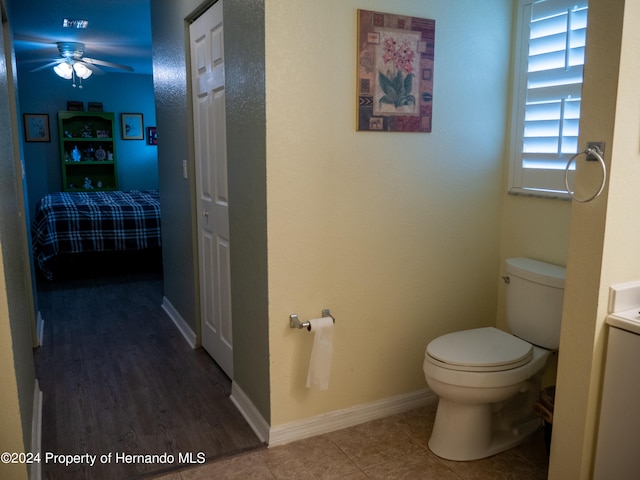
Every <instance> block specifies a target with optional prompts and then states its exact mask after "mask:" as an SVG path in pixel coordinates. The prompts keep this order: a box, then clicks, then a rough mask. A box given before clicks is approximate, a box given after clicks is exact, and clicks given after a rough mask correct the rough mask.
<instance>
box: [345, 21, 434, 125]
mask: <svg viewBox="0 0 640 480" xmlns="http://www.w3.org/2000/svg"><path fill="white" fill-rule="evenodd" d="M435 26H436V22H435V20H430V19H426V18H418V17H410V16H405V15H395V14H390V13H380V12H372V11H369V10H358V75H357V79H358V85H357V97H358V104H357V112H358V115H357V117H358V118H357V129H358V130H359V131H381V132H382V131H384V132H431V126H432V111H433V108H432V102H433V61H434V41H435Z"/></svg>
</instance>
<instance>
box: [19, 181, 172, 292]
mask: <svg viewBox="0 0 640 480" xmlns="http://www.w3.org/2000/svg"><path fill="white" fill-rule="evenodd" d="M31 234H32V237H33V238H32V241H33V253H34V257H35V262H36V265H37V266H38V269H39V270H40V271H41V272H42V273H43V274H44V276H45V277H47V278H48V279H50V280H51V279H52V278H53V273H52V271H51V269H50V268H49V267H50V262H51V261H52V259H53V258H54V257H55V256H56V255H58V254H59V253H78V252H99V251H114V250H142V249H145V248H153V247H159V246H160V245H161V237H160V201H159V194H158V191H157V190H144V191H137V190H132V191H129V192H119V191H115V192H59V193H51V194H49V195H45V196H44V197H42V198H41V199H40V201H38V204H37V205H36V211H35V216H34V219H33V222H32V225H31Z"/></svg>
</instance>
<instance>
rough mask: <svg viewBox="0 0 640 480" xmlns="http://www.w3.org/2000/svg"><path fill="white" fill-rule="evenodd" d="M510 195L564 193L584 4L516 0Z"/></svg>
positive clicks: (574, 147)
mask: <svg viewBox="0 0 640 480" xmlns="http://www.w3.org/2000/svg"><path fill="white" fill-rule="evenodd" d="M520 6H521V11H520V15H521V22H520V28H521V34H522V36H521V44H520V59H519V62H518V64H519V65H520V71H519V75H518V77H517V79H518V82H517V86H516V92H515V93H516V95H517V98H516V99H515V102H514V104H515V105H516V111H515V115H514V119H515V120H516V126H515V129H514V131H515V134H514V137H515V141H514V142H513V143H512V161H513V162H514V165H513V168H512V175H511V181H512V185H511V187H512V190H513V189H515V190H525V191H527V190H534V191H539V192H545V191H547V192H556V193H557V192H562V191H564V190H565V189H564V168H565V165H566V164H567V161H568V160H569V158H571V156H572V155H573V154H575V153H577V152H578V130H579V123H580V100H581V92H582V71H583V64H584V57H585V55H584V52H585V43H586V29H587V1H586V0H574V1H571V2H570V1H567V0H539V1H531V0H521V2H520Z"/></svg>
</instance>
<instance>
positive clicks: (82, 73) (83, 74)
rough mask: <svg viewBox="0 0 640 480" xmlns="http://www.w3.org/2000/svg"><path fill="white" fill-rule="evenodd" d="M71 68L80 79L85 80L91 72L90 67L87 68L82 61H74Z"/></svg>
mask: <svg viewBox="0 0 640 480" xmlns="http://www.w3.org/2000/svg"><path fill="white" fill-rule="evenodd" d="M73 69H74V70H75V72H76V75H77V76H79V77H80V78H81V79H83V80H85V79H87V78H89V77H90V76H91V74H92V73H93V72H92V71H91V70H90V69H88V68H87V67H86V66H85V65H84V64H83V63H80V62H75V63H74V64H73Z"/></svg>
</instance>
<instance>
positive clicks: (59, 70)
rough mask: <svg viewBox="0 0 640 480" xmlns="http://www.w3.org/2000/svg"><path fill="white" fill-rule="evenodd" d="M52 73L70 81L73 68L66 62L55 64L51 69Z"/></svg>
mask: <svg viewBox="0 0 640 480" xmlns="http://www.w3.org/2000/svg"><path fill="white" fill-rule="evenodd" d="M53 71H54V72H56V75H58V76H59V77H62V78H64V79H66V80H70V79H71V77H72V76H73V67H72V66H71V65H70V64H69V63H67V62H62V63H59V64H57V65H56V66H55V67H53Z"/></svg>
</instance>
